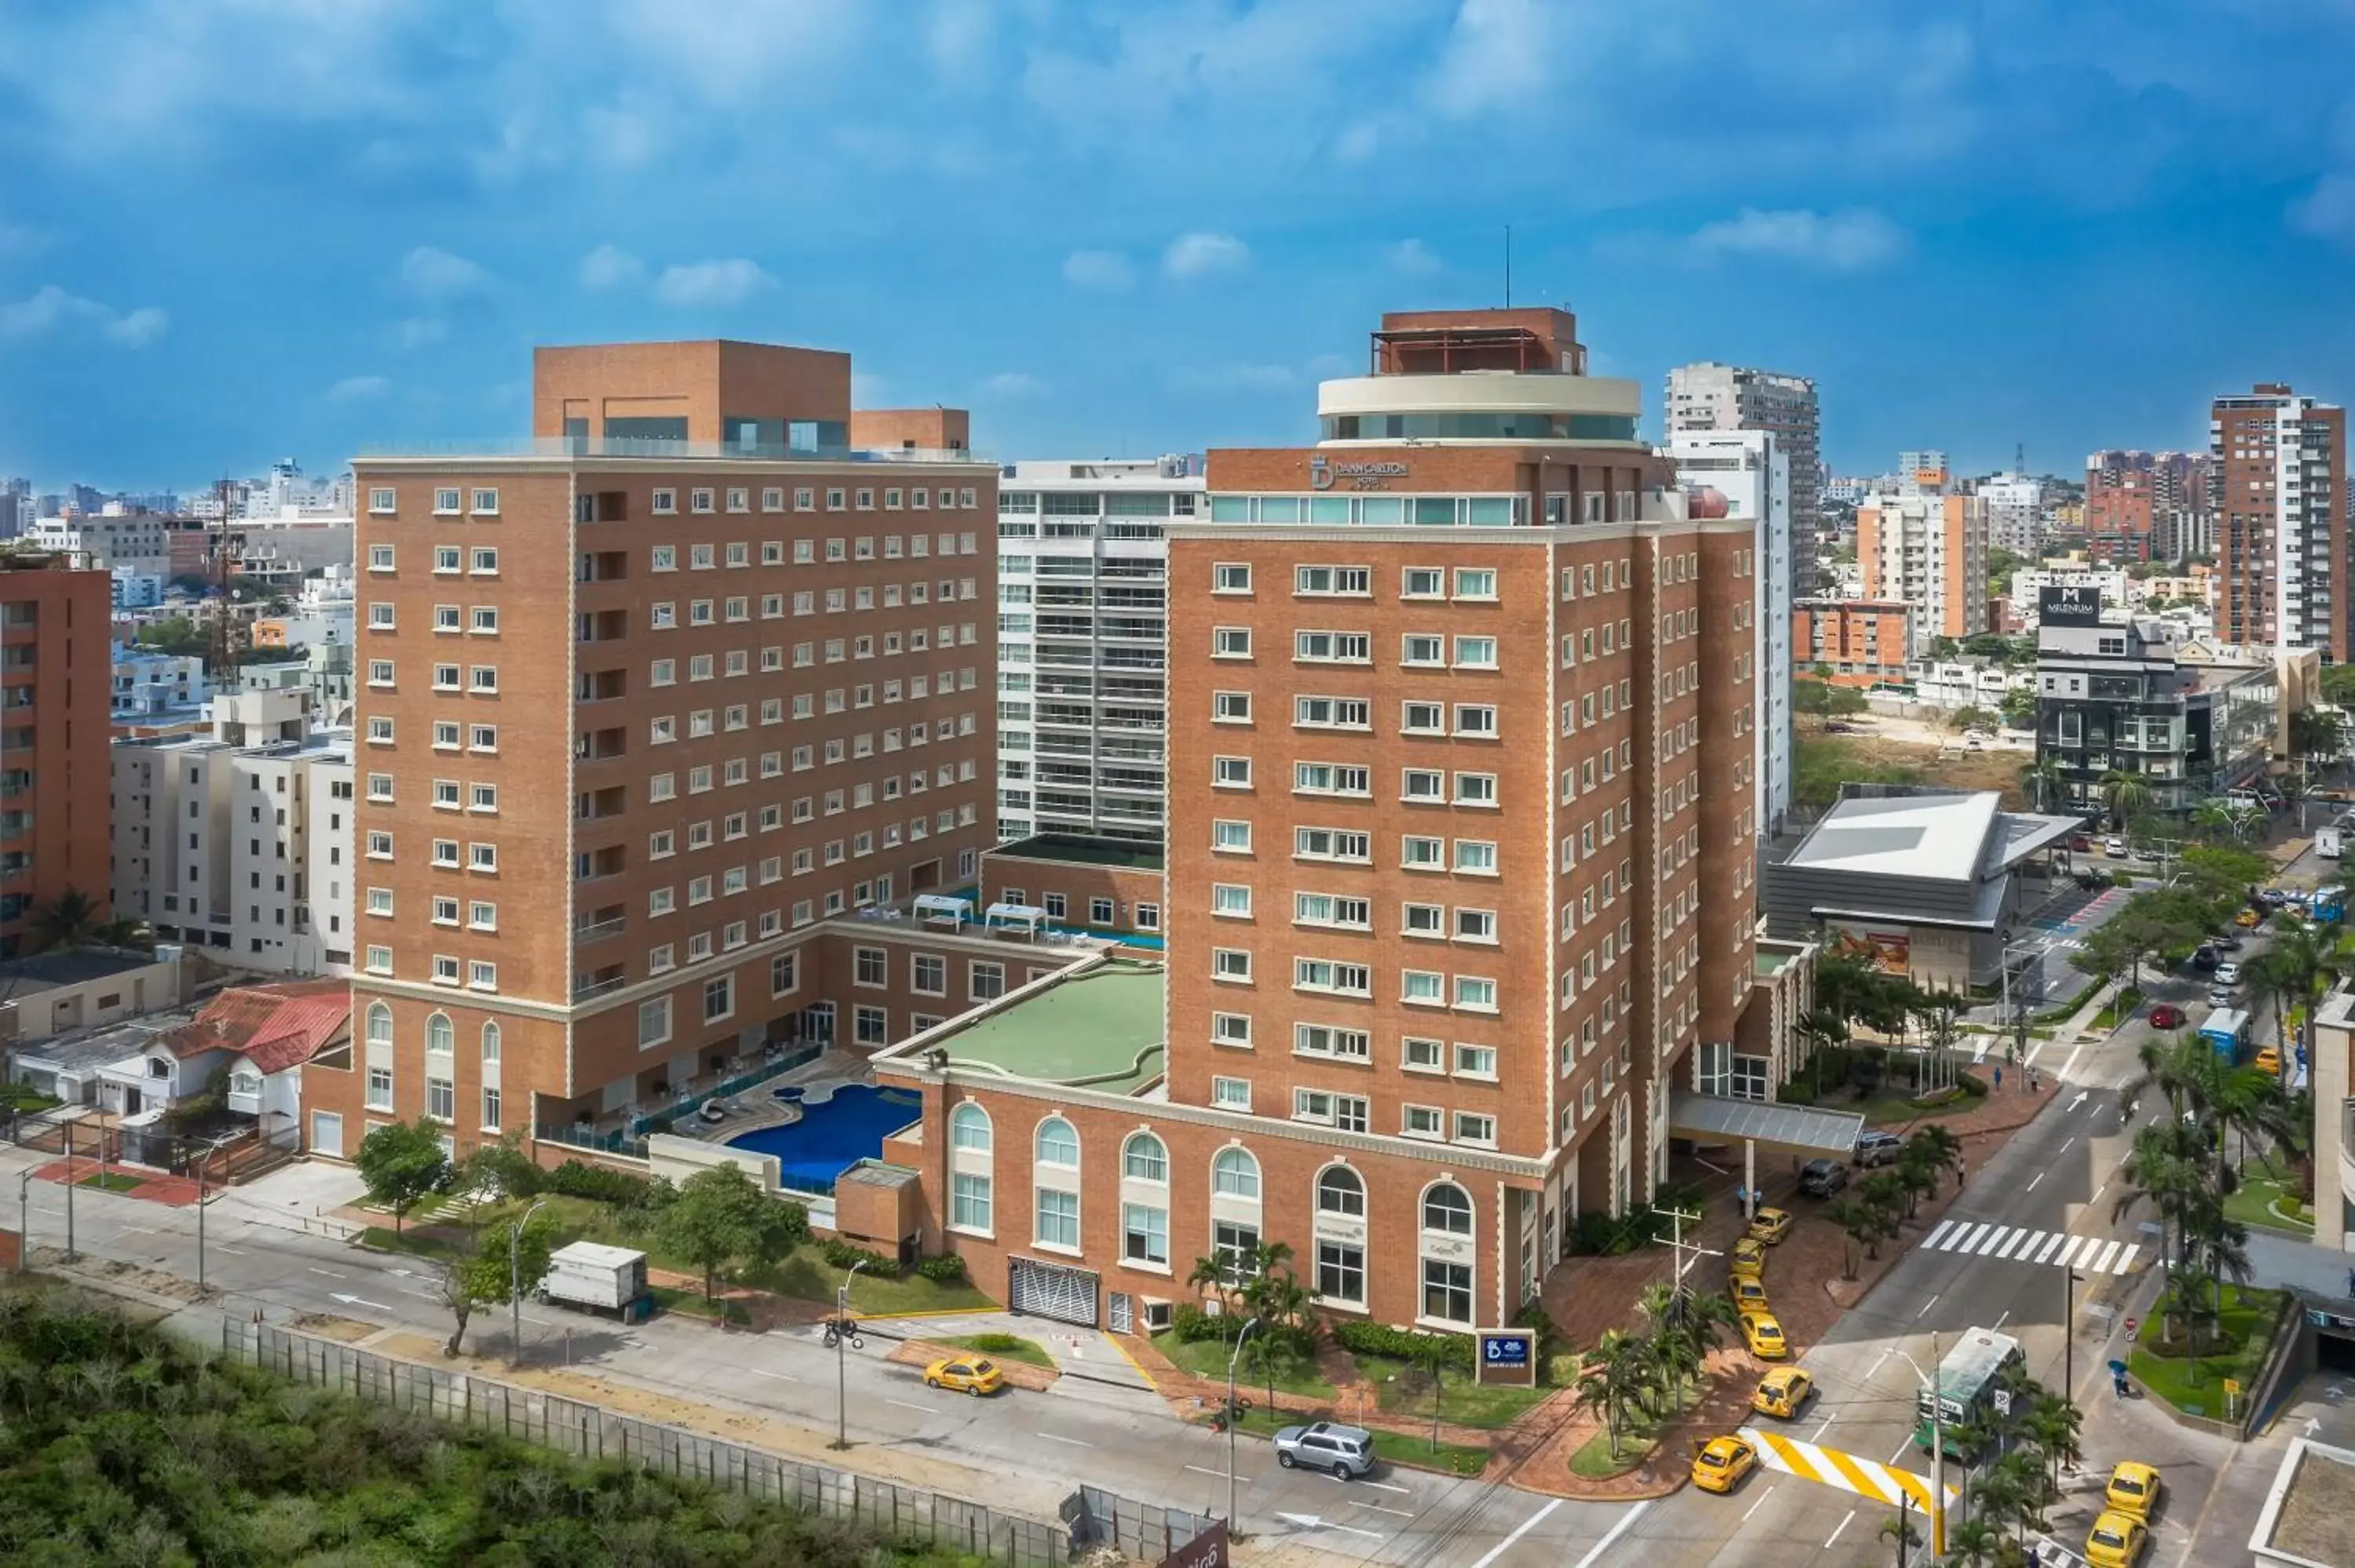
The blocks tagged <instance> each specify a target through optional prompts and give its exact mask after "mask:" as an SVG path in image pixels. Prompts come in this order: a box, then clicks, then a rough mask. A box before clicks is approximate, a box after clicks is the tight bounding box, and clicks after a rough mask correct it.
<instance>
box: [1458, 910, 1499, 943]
mask: <svg viewBox="0 0 2355 1568" xmlns="http://www.w3.org/2000/svg"><path fill="white" fill-rule="evenodd" d="M1455 939H1456V940H1457V941H1459V942H1486V943H1491V944H1493V943H1494V942H1495V941H1496V940H1497V912H1496V911H1495V910H1494V909H1458V910H1456V911H1455Z"/></svg>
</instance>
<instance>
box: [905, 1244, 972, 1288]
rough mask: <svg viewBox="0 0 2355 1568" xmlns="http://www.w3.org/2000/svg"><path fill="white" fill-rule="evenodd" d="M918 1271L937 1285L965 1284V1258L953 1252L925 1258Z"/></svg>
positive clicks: (918, 1266) (917, 1268)
mask: <svg viewBox="0 0 2355 1568" xmlns="http://www.w3.org/2000/svg"><path fill="white" fill-rule="evenodd" d="M916 1272H917V1273H918V1274H921V1275H922V1276H923V1277H925V1278H926V1279H929V1280H931V1281H932V1283H933V1284H935V1285H963V1284H964V1282H965V1279H966V1275H965V1269H964V1258H963V1257H962V1256H960V1255H957V1254H955V1253H953V1252H950V1253H943V1254H942V1255H940V1256H938V1257H928V1258H926V1259H924V1261H923V1262H922V1263H920V1264H918V1265H916Z"/></svg>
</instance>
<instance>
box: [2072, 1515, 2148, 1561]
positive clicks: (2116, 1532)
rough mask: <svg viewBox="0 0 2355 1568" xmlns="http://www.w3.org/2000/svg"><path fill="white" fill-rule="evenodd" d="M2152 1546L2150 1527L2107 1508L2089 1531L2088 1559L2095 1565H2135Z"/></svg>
mask: <svg viewBox="0 0 2355 1568" xmlns="http://www.w3.org/2000/svg"><path fill="white" fill-rule="evenodd" d="M2149 1547H2150V1531H2149V1529H2148V1528H2147V1526H2145V1525H2144V1523H2143V1522H2142V1520H2138V1519H2128V1518H2127V1517H2126V1515H2125V1514H2122V1513H2110V1512H2107V1511H2105V1512H2104V1513H2103V1514H2102V1516H2101V1517H2100V1518H2099V1519H2096V1520H2094V1528H2093V1529H2092V1530H2090V1531H2086V1532H2085V1561H2086V1562H2087V1563H2091V1564H2092V1565H2093V1568H2134V1565H2135V1564H2136V1563H2139V1562H2141V1561H2142V1554H2143V1553H2144V1552H2146V1551H2147V1550H2149Z"/></svg>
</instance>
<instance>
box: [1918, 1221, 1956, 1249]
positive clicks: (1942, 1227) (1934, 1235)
mask: <svg viewBox="0 0 2355 1568" xmlns="http://www.w3.org/2000/svg"><path fill="white" fill-rule="evenodd" d="M1954 1228H1955V1222H1954V1221H1952V1220H1940V1221H1939V1222H1938V1228H1937V1229H1936V1230H1934V1231H1932V1232H1931V1233H1930V1234H1928V1235H1926V1236H1923V1238H1922V1245H1923V1246H1925V1247H1932V1248H1934V1247H1936V1246H1937V1245H1938V1241H1939V1238H1940V1237H1942V1236H1944V1235H1945V1234H1946V1233H1947V1232H1948V1231H1950V1230H1953V1229H1954Z"/></svg>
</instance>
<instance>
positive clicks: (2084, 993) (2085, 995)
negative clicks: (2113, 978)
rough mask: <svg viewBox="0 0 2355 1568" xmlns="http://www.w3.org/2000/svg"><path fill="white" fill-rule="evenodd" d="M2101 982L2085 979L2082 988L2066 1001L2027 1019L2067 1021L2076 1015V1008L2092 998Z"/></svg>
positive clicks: (2101, 984) (2042, 1021) (2038, 1021)
mask: <svg viewBox="0 0 2355 1568" xmlns="http://www.w3.org/2000/svg"><path fill="white" fill-rule="evenodd" d="M2103 984H2104V982H2103V981H2101V980H2087V981H2086V982H2085V984H2084V986H2083V989H2081V990H2080V991H2078V992H2077V994H2076V995H2074V996H2073V997H2071V998H2070V999H2069V1000H2068V1001H2064V1002H2062V1003H2061V1004H2060V1005H2059V1006H2057V1007H2048V1008H2046V1009H2045V1010H2044V1011H2043V1012H2040V1013H2038V1014H2037V1015H2036V1016H2035V1017H2034V1018H2032V1019H2030V1020H2029V1022H2031V1023H2066V1022H2069V1020H2071V1019H2072V1018H2074V1017H2075V1016H2076V1015H2077V1010H2078V1009H2079V1008H2081V1007H2083V1006H2084V1005H2085V1003H2086V1002H2088V1001H2092V1000H2093V995H2094V992H2095V991H2099V990H2100V989H2101V988H2102V986H2103Z"/></svg>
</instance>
